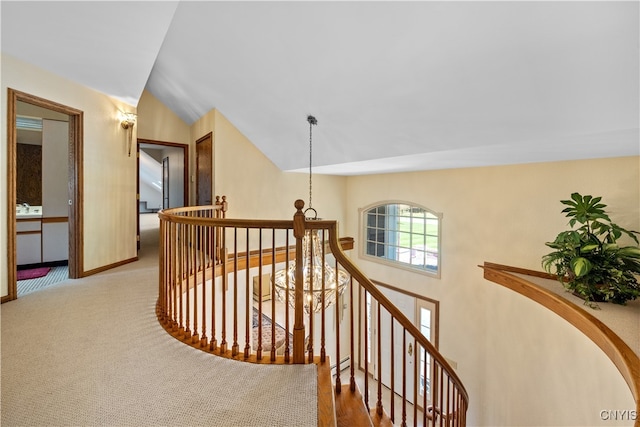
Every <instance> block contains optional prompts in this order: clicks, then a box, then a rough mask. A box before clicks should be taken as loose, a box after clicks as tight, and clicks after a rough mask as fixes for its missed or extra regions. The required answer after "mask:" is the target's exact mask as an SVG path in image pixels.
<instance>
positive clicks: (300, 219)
mask: <svg viewBox="0 0 640 427" xmlns="http://www.w3.org/2000/svg"><path fill="white" fill-rule="evenodd" d="M294 206H295V208H296V209H297V211H296V213H295V214H294V215H293V236H294V237H295V238H296V277H295V282H296V284H295V285H296V288H295V309H294V314H295V322H294V325H293V363H304V336H305V331H304V262H303V259H302V257H303V255H302V254H303V251H302V239H303V238H304V233H305V216H304V212H302V208H304V201H302V200H300V199H298V200H296V202H295V204H294Z"/></svg>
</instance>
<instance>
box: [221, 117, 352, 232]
mask: <svg viewBox="0 0 640 427" xmlns="http://www.w3.org/2000/svg"><path fill="white" fill-rule="evenodd" d="M214 114H215V120H214V121H215V130H214V145H215V193H216V194H218V195H226V196H227V197H228V199H229V216H233V217H235V218H263V219H291V218H293V214H294V213H295V211H296V210H295V208H294V207H293V203H294V202H295V200H296V199H302V200H304V201H305V204H308V201H309V175H307V174H303V173H290V172H282V171H281V170H280V169H278V168H277V167H276V165H275V164H273V163H272V162H271V161H270V160H269V159H268V158H267V157H266V156H265V155H264V154H262V152H261V151H260V150H258V149H257V148H256V147H255V146H254V145H253V144H252V143H251V142H250V141H249V140H248V139H247V138H246V137H245V136H244V135H243V134H242V133H241V132H240V131H238V130H237V129H236V128H235V127H234V126H233V124H231V123H230V122H229V121H228V120H227V119H226V118H225V117H224V116H223V115H222V114H221V113H220V112H219V111H217V110H214ZM301 143H304V141H301ZM345 206H346V178H344V177H335V176H323V175H314V176H313V207H314V209H316V210H317V211H318V215H319V216H320V217H322V218H324V219H335V220H338V221H340V222H341V223H343V220H344V218H345V214H346V210H345Z"/></svg>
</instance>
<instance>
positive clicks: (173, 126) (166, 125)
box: [137, 90, 190, 145]
mask: <svg viewBox="0 0 640 427" xmlns="http://www.w3.org/2000/svg"><path fill="white" fill-rule="evenodd" d="M137 128H138V138H141V139H150V140H153V141H162V142H173V143H176V144H186V145H188V144H189V141H190V128H189V125H187V124H186V123H185V122H183V121H182V119H180V117H178V116H177V115H176V114H175V113H174V112H173V111H171V110H170V109H169V108H167V107H166V106H165V105H164V104H163V103H161V102H160V101H158V99H157V98H156V97H155V96H153V94H152V93H151V92H149V91H146V90H145V91H143V92H142V95H141V96H140V101H139V102H138V123H137Z"/></svg>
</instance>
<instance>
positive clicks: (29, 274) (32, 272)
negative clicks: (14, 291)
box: [17, 267, 51, 280]
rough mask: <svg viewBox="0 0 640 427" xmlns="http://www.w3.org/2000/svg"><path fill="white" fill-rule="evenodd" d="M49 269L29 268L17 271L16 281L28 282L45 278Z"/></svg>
mask: <svg viewBox="0 0 640 427" xmlns="http://www.w3.org/2000/svg"><path fill="white" fill-rule="evenodd" d="M50 270H51V268H49V267H39V268H29V269H27V270H18V276H17V277H18V280H29V279H36V278H38V277H44V276H46V275H47V274H48V273H49V271H50Z"/></svg>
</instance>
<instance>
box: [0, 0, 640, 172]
mask: <svg viewBox="0 0 640 427" xmlns="http://www.w3.org/2000/svg"><path fill="white" fill-rule="evenodd" d="M639 12H640V11H639V2H637V1H627V2H610V1H601V2H593V1H587V2H571V1H569V2H555V1H546V2H545V1H541V2H519V1H512V2H482V1H476V2H457V1H450V2H432V1H413V2H393V1H388V2H384V1H377V2H363V1H355V2H337V1H320V2H303V1H300V2H295V1H293V2H292V1H284V2H269V1H258V2H244V1H239V2H238V1H236V2H223V1H210V2H207V1H195V2H187V1H182V2H176V1H161V2H155V1H141V2H110V1H108V2H92V1H91V2H89V1H87V2H55V1H46V2H8V1H2V2H1V14H2V52H3V53H6V54H10V55H13V56H15V57H18V58H20V59H22V60H24V61H27V62H30V63H33V64H35V65H37V66H39V67H42V68H44V69H47V70H50V71H51V72H54V73H56V74H59V75H62V76H65V77H67V78H70V79H73V80H75V81H78V82H80V83H82V84H84V85H87V86H89V87H92V88H95V89H97V90H99V91H101V92H104V93H106V94H108V95H111V96H114V97H117V98H119V99H123V100H125V101H127V102H129V103H131V104H132V105H136V104H137V102H138V100H139V98H140V95H141V94H142V91H143V90H144V89H145V88H146V89H147V90H149V91H150V92H151V93H153V94H154V95H155V96H156V97H157V98H158V99H160V100H161V101H162V102H163V103H164V104H165V105H167V106H168V107H169V108H171V109H172V110H173V111H174V112H175V113H176V114H177V115H179V116H180V117H181V118H182V119H183V120H184V121H185V122H186V123H188V124H190V123H193V122H194V121H195V120H197V119H198V118H200V117H201V116H202V115H204V114H205V113H207V112H208V111H210V110H211V109H212V108H217V109H219V110H220V111H221V112H222V114H224V115H225V116H226V117H227V118H228V119H229V120H230V121H231V122H232V123H233V124H234V125H235V126H236V127H237V128H238V129H239V130H240V131H241V132H242V133H243V134H245V135H246V136H247V137H248V138H249V139H250V140H251V141H252V142H253V143H254V144H255V145H256V146H257V147H258V148H259V149H260V150H262V151H263V152H264V153H265V155H267V156H268V157H269V158H270V159H271V160H272V161H273V162H274V163H275V164H276V165H277V166H278V167H280V168H281V169H283V170H305V169H306V168H308V161H309V154H308V149H309V147H308V144H309V124H308V123H307V121H306V117H307V115H308V114H312V115H314V116H315V117H316V118H317V119H318V125H317V126H315V127H314V128H313V146H314V150H313V157H314V172H316V173H329V174H341V175H352V174H363V173H376V172H396V171H410V170H423V169H443V168H456V167H475V166H485V165H499V164H518V163H527V162H538V161H555V160H568V159H585V158H597V157H613V156H628V155H638V154H640V142H639V138H640V136H639V127H640V125H639V121H640V108H639V98H640V97H639V93H640V85H639V80H640V77H639V76H640V70H639V63H640V33H639V16H640V13H639ZM16 35H19V36H16Z"/></svg>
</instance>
